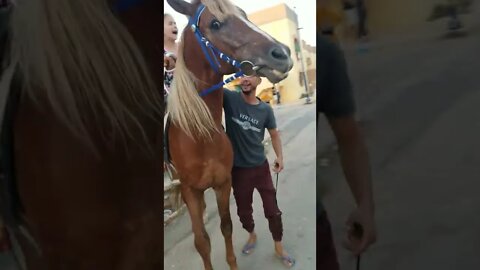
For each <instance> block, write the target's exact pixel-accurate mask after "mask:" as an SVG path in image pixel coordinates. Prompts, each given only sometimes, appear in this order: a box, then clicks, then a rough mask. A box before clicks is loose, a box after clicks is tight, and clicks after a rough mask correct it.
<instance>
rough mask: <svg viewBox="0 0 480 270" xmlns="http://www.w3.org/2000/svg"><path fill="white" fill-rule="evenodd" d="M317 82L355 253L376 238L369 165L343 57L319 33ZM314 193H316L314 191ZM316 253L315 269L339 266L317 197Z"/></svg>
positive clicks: (349, 243)
mask: <svg viewBox="0 0 480 270" xmlns="http://www.w3.org/2000/svg"><path fill="white" fill-rule="evenodd" d="M317 82H318V86H317V110H318V112H317V114H318V115H317V118H318V117H320V116H321V114H322V115H325V116H326V117H327V119H328V122H329V124H330V126H331V128H332V129H333V132H334V134H335V137H336V139H337V143H338V149H339V153H340V157H341V162H342V167H343V170H344V173H345V177H346V180H347V182H348V184H349V186H350V189H351V191H352V193H353V196H354V198H355V201H356V204H357V208H356V209H354V210H353V211H352V212H351V214H350V216H349V218H348V220H347V226H348V228H349V230H348V233H347V243H346V247H347V248H348V249H349V250H350V251H352V253H353V254H355V255H359V254H361V253H363V252H364V251H365V250H366V249H367V248H368V247H369V246H370V245H371V244H373V243H374V242H375V241H376V229H375V223H374V202H373V194H372V184H371V176H370V164H369V161H368V153H367V148H366V145H365V142H364V139H363V137H362V135H361V132H360V128H359V126H358V124H357V122H356V120H355V102H354V97H353V93H352V85H351V82H350V78H349V76H348V74H347V66H346V62H345V58H344V56H343V53H342V52H341V50H340V49H339V48H338V47H337V45H336V44H334V43H333V42H331V41H329V40H328V39H327V38H325V37H323V36H321V35H317ZM317 132H321V131H317ZM317 186H320V185H317ZM317 194H320V193H319V192H318V191H317ZM354 225H359V226H360V227H361V229H362V230H363V234H362V236H357V235H356V234H355V233H354ZM317 254H319V257H317V267H318V269H322V270H338V269H339V264H338V260H337V254H336V250H335V246H334V244H333V239H332V232H331V228H330V223H329V221H328V218H327V213H326V211H325V208H324V207H323V205H322V202H321V199H320V198H318V197H317Z"/></svg>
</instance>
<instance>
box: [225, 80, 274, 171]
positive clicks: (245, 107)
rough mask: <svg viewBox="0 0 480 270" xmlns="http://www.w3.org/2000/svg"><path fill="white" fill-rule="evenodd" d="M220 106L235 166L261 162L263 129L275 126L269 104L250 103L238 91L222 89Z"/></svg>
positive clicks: (252, 164) (263, 160) (247, 166)
mask: <svg viewBox="0 0 480 270" xmlns="http://www.w3.org/2000/svg"><path fill="white" fill-rule="evenodd" d="M223 108H224V110H225V122H226V128H227V135H228V137H229V138H230V141H231V142H232V146H233V153H234V162H233V165H234V166H235V167H242V168H250V167H256V166H259V165H262V164H263V163H264V162H265V160H266V159H267V157H266V156H265V150H264V147H263V144H262V142H263V139H264V138H265V129H274V128H277V123H276V121H275V116H274V114H273V110H272V108H271V107H270V106H269V105H268V104H266V103H264V102H262V101H260V103H259V104H256V105H251V104H248V103H247V102H245V100H244V99H243V97H242V94H241V93H238V92H234V91H230V90H227V89H224V95H223Z"/></svg>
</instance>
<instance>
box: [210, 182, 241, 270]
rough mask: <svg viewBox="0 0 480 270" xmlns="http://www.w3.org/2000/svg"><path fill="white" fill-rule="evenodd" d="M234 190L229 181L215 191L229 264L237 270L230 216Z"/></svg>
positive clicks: (233, 269)
mask: <svg viewBox="0 0 480 270" xmlns="http://www.w3.org/2000/svg"><path fill="white" fill-rule="evenodd" d="M231 188H232V181H231V179H229V180H228V181H227V182H226V183H224V184H223V185H222V186H220V187H218V188H216V189H215V194H216V197H217V205H218V213H219V214H220V219H221V223H220V228H221V230H222V234H223V237H224V238H225V247H226V250H227V263H228V265H229V266H230V269H231V270H237V269H238V266H237V259H236V258H235V253H234V252H233V242H232V241H233V240H232V231H233V226H232V218H231V216H230V191H231Z"/></svg>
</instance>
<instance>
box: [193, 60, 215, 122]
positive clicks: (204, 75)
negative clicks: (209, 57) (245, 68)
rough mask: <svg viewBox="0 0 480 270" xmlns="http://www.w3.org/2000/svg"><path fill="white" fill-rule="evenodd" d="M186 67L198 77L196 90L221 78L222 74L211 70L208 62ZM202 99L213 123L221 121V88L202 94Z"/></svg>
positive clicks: (206, 86)
mask: <svg viewBox="0 0 480 270" xmlns="http://www.w3.org/2000/svg"><path fill="white" fill-rule="evenodd" d="M193 62H195V61H193ZM188 68H189V70H190V71H192V73H193V74H194V75H195V77H196V78H198V83H197V85H196V86H197V90H198V91H203V90H205V89H208V88H210V87H211V86H213V85H215V84H217V83H219V82H221V81H222V80H223V75H222V74H218V73H216V72H215V71H213V70H212V69H211V67H210V65H209V64H208V62H205V63H204V64H202V65H197V66H196V67H193V66H192V67H188ZM203 100H204V101H205V103H206V104H207V106H208V108H209V109H210V113H211V114H212V117H213V119H214V120H215V123H216V124H218V125H220V124H221V123H222V110H223V90H222V89H218V90H216V91H213V92H211V93H210V94H208V95H206V96H204V97H203Z"/></svg>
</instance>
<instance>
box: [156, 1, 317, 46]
mask: <svg viewBox="0 0 480 270" xmlns="http://www.w3.org/2000/svg"><path fill="white" fill-rule="evenodd" d="M231 1H232V2H233V3H234V4H236V5H237V6H239V7H240V8H242V9H243V10H245V12H246V13H247V14H250V13H253V12H255V11H258V10H261V9H265V8H269V7H271V6H275V5H277V4H280V3H285V4H286V5H287V6H289V7H290V8H291V9H292V10H294V11H295V12H296V13H297V15H298V25H299V27H301V28H303V29H302V30H300V31H301V32H300V37H301V38H302V39H303V40H305V41H306V42H307V43H308V44H309V45H312V46H315V45H316V32H315V25H316V9H315V5H316V1H313V0H283V1H282V0H231ZM189 2H190V1H189ZM163 3H164V5H165V12H166V13H169V14H172V16H173V17H174V18H175V21H176V22H177V26H178V29H179V30H180V31H181V30H183V28H184V27H185V26H186V25H187V17H186V16H184V15H182V14H180V13H177V12H176V11H174V10H173V9H172V8H171V7H170V5H168V3H167V1H166V0H164V1H163ZM294 8H295V9H294Z"/></svg>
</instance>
